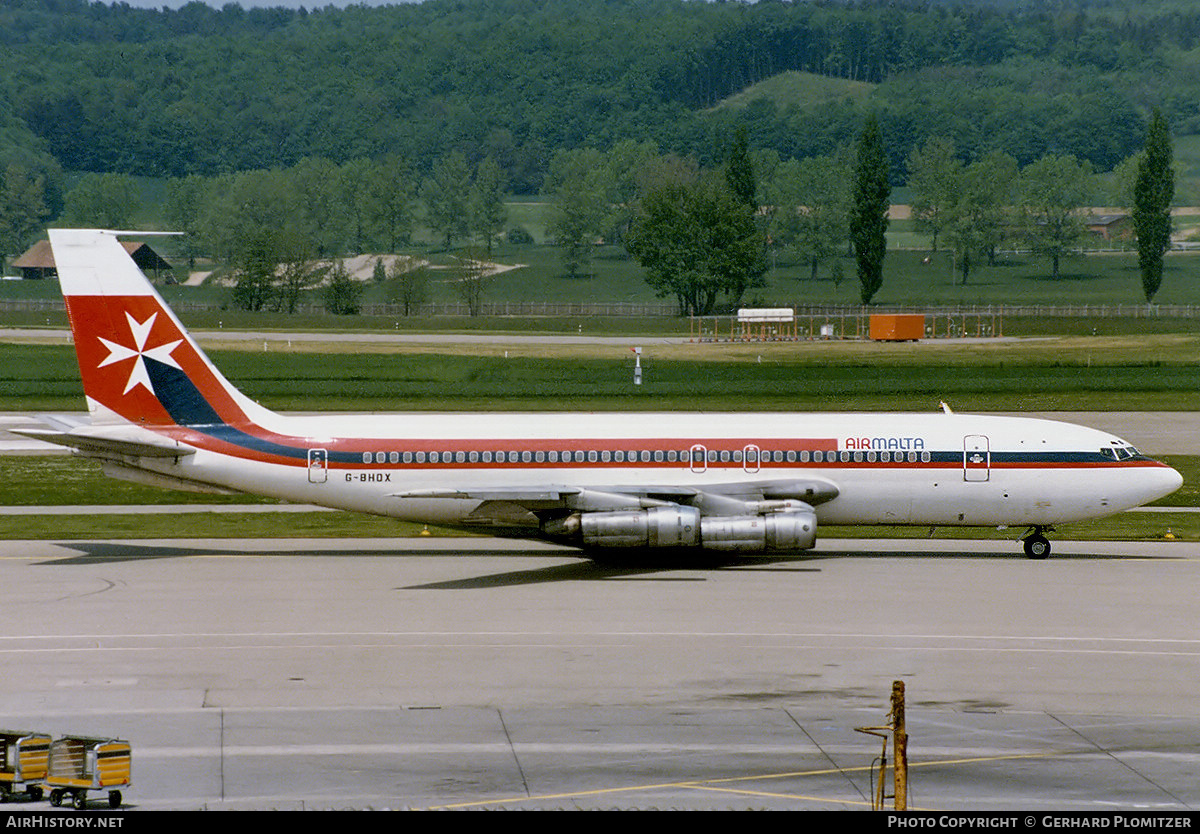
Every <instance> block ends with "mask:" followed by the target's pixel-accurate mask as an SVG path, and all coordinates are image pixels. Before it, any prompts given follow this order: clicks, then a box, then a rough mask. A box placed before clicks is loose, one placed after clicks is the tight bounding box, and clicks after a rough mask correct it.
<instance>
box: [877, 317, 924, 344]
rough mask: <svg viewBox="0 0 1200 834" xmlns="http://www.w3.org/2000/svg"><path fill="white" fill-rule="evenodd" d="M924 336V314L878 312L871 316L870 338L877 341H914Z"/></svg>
mask: <svg viewBox="0 0 1200 834" xmlns="http://www.w3.org/2000/svg"><path fill="white" fill-rule="evenodd" d="M924 337H925V316H923V315H921V314H919V313H917V314H912V313H905V314H894V313H888V314H884V313H878V314H874V315H872V316H871V338H872V339H873V340H874V341H877V342H915V341H917V340H919V339H922V338H924Z"/></svg>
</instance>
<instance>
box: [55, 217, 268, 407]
mask: <svg viewBox="0 0 1200 834" xmlns="http://www.w3.org/2000/svg"><path fill="white" fill-rule="evenodd" d="M49 234H50V246H51V248H52V249H53V251H54V261H55V265H56V267H57V269H58V278H59V284H60V286H61V288H62V293H63V299H64V300H65V301H66V305H67V316H68V318H69V319H70V322H71V331H72V333H73V334H74V337H75V353H76V356H77V357H78V359H79V373H80V376H81V377H82V378H83V391H84V394H85V395H86V396H87V401H88V410H89V411H90V412H91V414H92V420H93V422H94V423H117V422H125V421H127V422H132V423H136V424H139V425H145V426H168V425H180V426H197V425H211V424H214V423H215V424H221V423H224V424H229V425H239V424H245V423H247V422H249V421H250V420H251V419H252V418H254V419H257V418H259V416H260V414H263V413H266V412H264V410H263V409H261V408H260V407H259V406H257V405H256V404H255V403H254V402H252V401H251V400H249V399H248V398H246V397H245V396H244V395H243V394H242V393H241V392H240V391H238V390H237V389H236V388H234V387H233V386H232V385H231V384H230V383H229V381H228V380H226V379H225V377H223V376H222V375H221V373H220V371H218V370H217V369H216V368H215V367H214V366H213V364H212V363H211V362H210V361H209V359H208V357H207V356H205V355H204V352H203V351H202V350H200V348H199V346H198V345H197V344H196V343H195V342H194V341H192V338H191V336H189V335H188V333H187V331H186V330H185V329H184V327H183V325H182V324H180V322H179V320H178V319H177V318H176V317H175V314H174V313H173V312H171V308H170V307H168V306H167V305H166V303H165V302H164V301H163V300H162V298H161V297H160V296H159V294H158V293H157V292H156V291H155V289H154V287H153V286H152V285H151V284H150V282H149V281H148V280H146V276H144V275H143V274H142V272H141V270H139V269H138V268H137V265H136V264H135V263H134V262H133V259H132V258H131V257H130V256H129V253H128V252H126V251H125V248H124V247H123V246H122V245H121V243H120V242H119V241H118V240H117V233H116V232H112V231H106V230H100V229H51V230H50V233H49Z"/></svg>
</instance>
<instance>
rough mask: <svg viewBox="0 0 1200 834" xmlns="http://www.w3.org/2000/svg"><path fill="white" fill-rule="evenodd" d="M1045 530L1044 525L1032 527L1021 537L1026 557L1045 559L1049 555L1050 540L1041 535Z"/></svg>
mask: <svg viewBox="0 0 1200 834" xmlns="http://www.w3.org/2000/svg"><path fill="white" fill-rule="evenodd" d="M1045 530H1046V528H1044V527H1034V528H1033V529H1031V530H1030V531H1029V532H1028V533H1027V534H1026V535H1025V538H1024V539H1022V542H1023V543H1024V545H1025V555H1026V556H1027V557H1028V558H1030V559H1045V558H1046V557H1047V556H1049V555H1050V540H1049V539H1047V538H1046V537H1045V536H1044V535H1043V533H1044V532H1045Z"/></svg>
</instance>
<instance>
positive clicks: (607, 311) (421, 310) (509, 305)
mask: <svg viewBox="0 0 1200 834" xmlns="http://www.w3.org/2000/svg"><path fill="white" fill-rule="evenodd" d="M170 303H171V307H172V309H174V310H175V311H177V312H216V311H219V310H222V309H227V307H226V306H225V305H222V304H220V303H218V302H190V301H178V300H176V301H172V302H170ZM773 306H776V305H773ZM777 306H790V307H791V309H792V310H794V311H795V314H796V318H797V319H801V320H803V319H815V318H819V317H826V316H828V317H829V318H831V319H832V318H852V317H864V316H868V315H878V314H904V313H909V314H923V315H926V316H935V317H939V318H946V317H961V316H964V315H965V316H969V317H970V316H974V317H987V316H1003V317H1005V318H1009V317H1030V318H1134V319H1146V318H1185V319H1194V318H1200V304H957V305H946V306H929V305H922V304H909V305H895V304H880V305H873V306H870V307H864V306H862V305H860V304H840V305H839V304H793V305H777ZM64 309H65V307H64V305H63V301H62V299H61V298H45V299H37V298H10V299H0V312H26V313H27V312H62V311H63V310H64ZM296 312H297V313H300V314H305V315H313V314H322V313H324V312H325V305H323V304H300V305H298V306H297V308H296ZM361 315H364V316H378V317H392V318H399V319H415V318H437V317H447V318H449V317H461V318H466V317H469V316H470V315H471V310H470V307H469V306H468V305H467V304H465V303H446V304H420V305H416V306H415V307H413V308H411V309H410V312H409V314H408V315H407V316H406V315H405V313H404V307H403V305H400V304H364V305H362V309H361ZM488 316H502V317H514V318H523V317H530V318H537V317H547V318H582V317H588V316H597V317H627V318H679V319H680V320H681V321H682V320H683V319H685V318H688V317H687V316H683V315H680V312H679V308H678V306H677V305H675V304H656V303H636V302H612V303H603V302H600V303H570V304H565V303H564V304H558V303H553V302H544V301H496V302H490V303H489V302H485V303H483V304H481V305H480V306H479V311H478V314H477V317H488ZM723 317H724V318H726V319H727V318H729V314H725V315H724V316H723ZM693 318H703V319H709V318H713V317H712V316H701V317H693Z"/></svg>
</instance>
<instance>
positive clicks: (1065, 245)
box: [1019, 154, 1092, 280]
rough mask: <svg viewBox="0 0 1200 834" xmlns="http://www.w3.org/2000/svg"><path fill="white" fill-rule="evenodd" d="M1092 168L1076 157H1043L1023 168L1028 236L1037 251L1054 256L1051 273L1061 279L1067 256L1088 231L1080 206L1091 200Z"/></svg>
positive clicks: (1023, 197) (1022, 198)
mask: <svg viewBox="0 0 1200 834" xmlns="http://www.w3.org/2000/svg"><path fill="white" fill-rule="evenodd" d="M1091 180H1092V167H1091V165H1089V164H1088V163H1086V162H1084V163H1082V164H1081V163H1079V162H1078V161H1076V159H1075V157H1073V156H1057V155H1054V154H1050V155H1047V156H1043V157H1042V158H1041V159H1039V160H1037V161H1036V162H1031V163H1030V164H1028V165H1026V166H1025V168H1024V169H1023V170H1022V171H1021V177H1020V185H1019V190H1020V198H1021V205H1022V207H1023V209H1024V211H1025V237H1026V239H1027V240H1028V242H1029V245H1030V247H1031V248H1032V249H1033V251H1034V253H1035V254H1037V255H1040V256H1042V257H1046V258H1049V259H1050V263H1051V272H1050V276H1051V277H1052V278H1054V279H1056V280H1057V279H1058V278H1060V277H1061V276H1062V272H1061V269H1060V266H1061V263H1062V259H1063V256H1065V255H1067V254H1069V253H1070V252H1071V251H1072V250H1073V249H1074V247H1075V244H1076V243H1077V242H1078V241H1079V239H1080V238H1081V237H1083V234H1084V231H1085V229H1084V225H1083V218H1082V217H1080V216H1079V209H1080V207H1082V206H1083V204H1084V202H1085V200H1086V199H1087V196H1088V192H1089V189H1090V187H1091Z"/></svg>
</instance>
